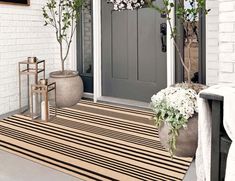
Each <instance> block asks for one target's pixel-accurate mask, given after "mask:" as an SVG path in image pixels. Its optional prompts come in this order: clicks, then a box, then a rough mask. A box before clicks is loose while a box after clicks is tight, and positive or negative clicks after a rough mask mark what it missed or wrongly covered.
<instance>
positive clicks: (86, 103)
mask: <svg viewBox="0 0 235 181" xmlns="http://www.w3.org/2000/svg"><path fill="white" fill-rule="evenodd" d="M81 103H82V104H83V105H93V106H96V107H103V108H108V109H112V110H119V111H122V112H131V113H136V114H142V115H148V116H152V115H153V113H151V112H149V111H145V110H143V109H142V110H140V109H135V108H128V107H121V106H118V105H115V106H114V105H110V104H104V103H101V102H97V103H94V102H92V101H87V100H82V101H81V102H80V103H78V105H80V104H81Z"/></svg>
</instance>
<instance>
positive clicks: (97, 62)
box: [92, 0, 102, 102]
mask: <svg viewBox="0 0 235 181" xmlns="http://www.w3.org/2000/svg"><path fill="white" fill-rule="evenodd" d="M92 13H93V56H94V65H93V66H94V101H95V102H96V101H97V99H98V98H99V97H101V90H102V88H101V83H102V82H101V0H93V8H92Z"/></svg>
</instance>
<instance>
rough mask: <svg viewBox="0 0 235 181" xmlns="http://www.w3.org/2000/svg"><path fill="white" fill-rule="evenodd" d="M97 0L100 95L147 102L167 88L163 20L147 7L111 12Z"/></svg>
mask: <svg viewBox="0 0 235 181" xmlns="http://www.w3.org/2000/svg"><path fill="white" fill-rule="evenodd" d="M101 1H102V95H103V96H111V97H118V98H125V99H133V100H139V101H145V102H149V101H150V98H151V96H152V95H153V94H155V93H156V92H158V91H159V90H161V89H162V88H165V87H166V85H167V68H166V52H163V51H162V44H164V43H165V40H164V41H163V42H162V39H161V35H162V34H161V32H160V25H161V24H162V23H165V19H163V18H161V16H160V14H159V13H158V12H156V11H155V10H153V9H150V8H142V9H139V10H134V11H128V10H125V11H113V10H112V9H113V6H112V4H107V3H106V2H107V1H106V0H101ZM163 39H164V37H163Z"/></svg>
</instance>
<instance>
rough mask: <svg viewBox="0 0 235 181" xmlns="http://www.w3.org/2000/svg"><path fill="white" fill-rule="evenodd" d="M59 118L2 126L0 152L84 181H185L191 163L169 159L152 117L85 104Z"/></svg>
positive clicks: (16, 120)
mask: <svg viewBox="0 0 235 181" xmlns="http://www.w3.org/2000/svg"><path fill="white" fill-rule="evenodd" d="M57 114H58V116H57V118H56V119H55V120H53V121H50V122H49V123H38V122H32V121H31V120H30V118H28V117H25V116H22V115H14V116H11V117H8V118H6V119H4V120H2V121H0V149H2V150H5V151H8V152H11V153H14V154H17V155H19V156H22V157H24V158H27V159H30V160H32V161H35V162H37V163H40V164H43V165H46V166H48V167H52V168H55V169H57V170H60V171H62V172H65V173H68V174H71V175H73V176H76V177H78V178H80V179H83V180H123V181H134V180H157V181H160V180H163V181H168V180H169V181H171V180H182V179H183V178H184V175H185V173H186V171H187V170H188V167H189V165H190V163H191V161H192V158H178V157H174V158H173V159H171V157H170V155H169V153H168V152H167V151H165V150H164V149H163V148H162V147H161V145H160V142H159V138H158V131H157V129H156V128H155V126H154V125H153V122H152V121H151V119H150V118H151V116H152V113H151V112H148V111H142V110H136V109H130V108H125V107H119V106H113V105H109V104H103V103H93V102H90V101H85V100H83V101H81V102H80V103H79V104H78V105H76V106H74V107H73V108H63V109H59V110H58V113H57Z"/></svg>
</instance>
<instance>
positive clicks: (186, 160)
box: [17, 115, 192, 163]
mask: <svg viewBox="0 0 235 181" xmlns="http://www.w3.org/2000/svg"><path fill="white" fill-rule="evenodd" d="M17 117H20V118H23V119H26V120H30V118H28V117H25V116H22V115H17ZM59 122H60V123H61V124H60V123H59ZM68 122H69V121H68V120H64V119H57V120H56V123H55V124H53V122H50V124H52V125H53V126H55V127H59V128H61V129H66V130H68V131H70V132H71V131H73V132H79V133H81V132H82V133H83V134H84V135H86V134H88V135H89V137H93V138H98V139H99V140H102V139H103V140H107V141H109V142H116V143H118V145H120V146H121V145H124V146H125V145H128V147H132V148H136V146H137V145H136V144H133V143H131V142H125V141H123V140H117V139H114V138H110V135H108V136H107V137H106V136H102V135H98V134H94V133H91V132H88V131H83V130H82V129H81V128H80V129H76V128H73V127H69V126H68V125H67V123H68ZM45 125H48V124H45ZM138 150H143V151H146V152H148V153H151V154H153V155H156V154H162V155H164V156H167V157H170V155H169V153H168V152H166V151H165V150H164V149H163V150H164V151H161V150H156V149H152V148H149V147H144V146H142V145H138ZM174 160H178V161H180V163H191V160H192V159H191V158H180V157H174Z"/></svg>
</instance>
